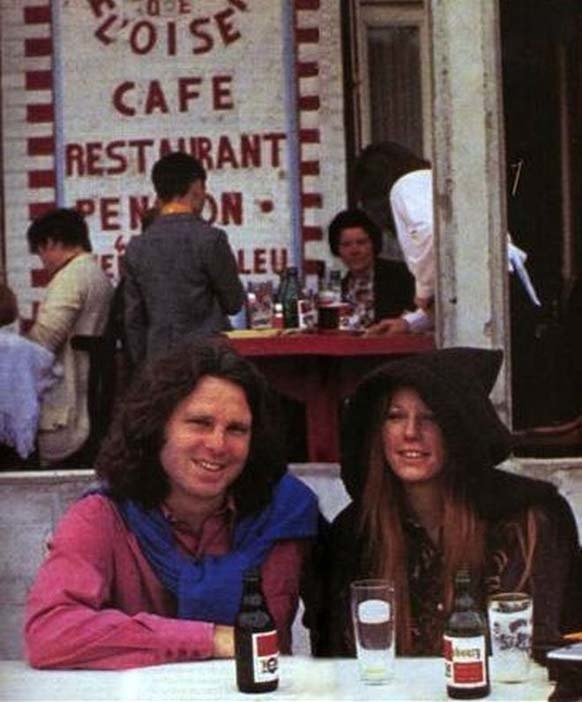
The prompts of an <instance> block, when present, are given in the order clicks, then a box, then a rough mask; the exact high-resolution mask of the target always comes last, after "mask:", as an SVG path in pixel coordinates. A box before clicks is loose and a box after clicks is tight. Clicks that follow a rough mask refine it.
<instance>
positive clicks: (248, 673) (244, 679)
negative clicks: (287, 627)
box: [234, 568, 279, 693]
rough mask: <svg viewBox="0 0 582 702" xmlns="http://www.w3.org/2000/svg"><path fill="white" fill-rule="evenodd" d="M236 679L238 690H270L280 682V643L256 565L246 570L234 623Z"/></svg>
mask: <svg viewBox="0 0 582 702" xmlns="http://www.w3.org/2000/svg"><path fill="white" fill-rule="evenodd" d="M234 650H235V657H236V682H237V685H238V689H239V690H240V691H241V692H255V693H256V692H271V690H275V689H276V688H277V685H278V684H279V673H278V669H279V644H278V641H277V629H276V627H275V622H274V621H273V617H272V616H271V614H270V612H269V610H268V608H267V603H266V601H265V596H264V595H263V590H262V588H261V573H260V571H259V569H258V568H250V569H248V570H247V571H245V574H244V577H243V594H242V599H241V603H240V608H239V611H238V614H237V617H236V621H235V626H234Z"/></svg>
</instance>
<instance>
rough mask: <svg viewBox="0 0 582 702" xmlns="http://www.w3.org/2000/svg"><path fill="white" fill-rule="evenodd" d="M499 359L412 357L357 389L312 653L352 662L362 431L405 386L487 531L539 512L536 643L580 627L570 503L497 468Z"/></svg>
mask: <svg viewBox="0 0 582 702" xmlns="http://www.w3.org/2000/svg"><path fill="white" fill-rule="evenodd" d="M501 358H502V356H501V352H494V351H483V350H473V349H447V350H444V351H442V350H441V351H436V352H429V353H425V354H418V355H415V356H410V357H407V358H405V359H402V360H398V361H394V362H391V363H387V364H385V365H384V366H382V367H381V368H379V369H377V370H375V371H374V372H372V373H371V374H369V375H368V376H367V377H366V378H365V379H364V380H363V381H362V383H361V384H360V385H359V387H358V389H357V390H356V393H355V394H354V396H353V397H352V398H351V401H350V402H349V406H348V409H347V410H346V413H345V416H344V423H343V434H342V438H343V442H342V479H343V481H344V484H345V486H346V489H347V491H348V492H349V494H350V496H351V497H352V500H353V502H352V503H351V504H350V505H349V506H348V507H347V508H346V509H345V510H343V512H341V513H340V514H339V515H338V516H337V517H336V519H335V520H334V522H333V524H332V526H331V528H330V529H329V531H328V533H327V536H326V538H325V541H324V542H323V543H322V544H321V545H320V551H319V554H318V560H316V566H315V572H316V574H317V577H315V580H314V581H312V582H311V590H310V595H311V597H312V599H311V603H309V604H308V606H307V614H306V624H307V625H308V626H310V627H311V629H312V646H313V652H314V654H315V655H323V656H326V655H327V656H329V655H331V656H345V655H353V654H354V650H353V637H352V633H351V624H350V615H349V583H350V581H352V580H355V579H357V578H360V577H367V576H369V575H370V573H369V572H368V570H367V566H366V564H364V563H363V562H362V559H361V553H362V550H363V549H362V546H363V544H362V541H361V537H360V536H359V535H358V523H359V520H360V514H361V495H362V489H363V485H364V480H365V473H366V466H367V458H366V436H367V430H368V427H370V426H371V425H372V421H371V420H372V417H373V416H374V413H375V411H376V406H377V402H378V400H379V399H380V398H381V397H384V396H385V394H386V393H387V392H390V390H391V389H392V388H395V387H397V386H403V385H408V386H412V387H414V388H415V389H416V390H417V392H419V394H420V395H421V397H422V398H423V400H424V401H425V402H426V403H427V404H428V405H429V406H430V407H431V409H432V410H433V412H434V413H435V415H436V418H437V421H438V423H439V425H440V427H441V430H442V431H443V434H444V437H445V441H446V443H447V448H448V452H449V457H450V459H451V460H450V462H449V463H448V464H447V466H446V467H445V470H447V469H449V470H450V469H452V468H451V467H450V466H451V465H454V466H455V468H454V469H455V470H459V471H463V472H465V473H466V476H465V477H466V480H467V486H468V490H469V495H470V499H471V501H472V503H473V504H474V506H475V509H476V511H477V513H478V514H479V515H480V516H481V517H482V518H483V519H484V520H485V521H486V524H487V527H488V531H489V532H492V531H493V530H495V529H498V528H499V527H500V526H502V525H503V524H504V523H505V522H506V521H510V520H515V519H516V518H517V517H519V516H520V515H522V514H524V512H525V511H526V510H527V509H528V508H530V507H535V508H536V510H535V514H536V518H537V519H536V521H537V542H536V549H535V552H534V561H533V568H532V573H531V578H530V580H529V584H530V588H531V592H532V594H533V597H534V642H535V645H536V646H537V647H538V648H543V647H546V646H547V645H552V644H556V643H559V640H560V635H561V634H562V633H564V632H566V631H572V630H575V629H579V627H580V626H581V625H582V563H581V554H580V548H579V543H578V535H577V528H576V523H575V521H574V518H573V515H572V511H571V509H570V507H569V505H568V503H567V502H566V500H565V499H564V498H563V497H561V496H560V495H559V493H558V491H557V490H556V489H555V488H554V487H553V486H552V485H550V484H549V483H545V482H542V481H538V480H531V479H528V478H524V477H520V476H517V475H514V474H511V473H508V472H506V471H502V470H499V469H495V468H493V466H494V465H495V464H497V463H499V462H500V461H502V460H503V459H505V458H506V457H507V455H508V453H509V450H510V434H509V432H508V431H507V429H506V428H505V426H504V425H503V424H502V423H501V421H500V420H499V418H498V417H497V414H496V413H495V410H494V408H493V406H492V404H491V402H490V401H489V399H488V394H489V392H490V390H491V388H492V386H493V383H494V382H495V378H496V376H497V372H498V370H499V366H500V364H501ZM389 508H390V505H387V509H389ZM508 555H509V560H508V563H507V566H506V567H505V569H504V570H503V571H502V573H501V577H500V587H501V588H502V589H510V590H511V589H515V588H516V586H517V582H518V580H519V577H520V576H521V573H522V572H523V567H524V563H523V558H522V556H521V552H520V551H519V550H518V549H514V550H513V551H511V552H509V553H508ZM314 582H315V583H316V584H315V585H314Z"/></svg>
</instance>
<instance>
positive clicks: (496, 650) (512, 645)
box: [487, 592, 533, 682]
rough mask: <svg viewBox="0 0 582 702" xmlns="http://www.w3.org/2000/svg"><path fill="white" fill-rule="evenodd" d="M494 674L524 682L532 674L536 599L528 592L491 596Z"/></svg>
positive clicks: (490, 626)
mask: <svg viewBox="0 0 582 702" xmlns="http://www.w3.org/2000/svg"><path fill="white" fill-rule="evenodd" d="M487 614H488V618H489V631H490V633H491V652H492V654H493V658H492V660H491V677H492V679H493V680H495V681H497V682H524V681H526V680H527V679H528V676H529V665H530V655H531V642H532V633H533V601H532V598H531V596H530V595H527V594H526V593H524V592H502V593H499V594H498V595H493V596H492V597H490V598H489V605H488V608H487Z"/></svg>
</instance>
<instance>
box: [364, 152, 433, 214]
mask: <svg viewBox="0 0 582 702" xmlns="http://www.w3.org/2000/svg"><path fill="white" fill-rule="evenodd" d="M425 168H430V162H429V161H427V160H426V159H424V158H421V157H420V156H417V155H416V154H415V153H414V152H412V151H410V149H407V148H406V147H404V146H401V145H400V144H397V143H396V142H394V141H381V142H378V143H377V144H370V145H369V146H366V148H365V149H364V150H363V151H362V153H361V154H360V155H359V156H358V158H357V160H356V164H355V167H354V189H355V193H356V197H357V199H358V200H361V201H362V202H363V203H365V202H366V201H367V200H375V199H378V198H386V197H387V196H388V194H389V192H390V190H391V188H392V186H393V185H394V183H395V182H396V181H397V180H398V179H399V178H401V177H402V176H403V175H406V174H407V173H410V172H412V171H420V170H423V169H425Z"/></svg>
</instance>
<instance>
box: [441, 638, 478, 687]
mask: <svg viewBox="0 0 582 702" xmlns="http://www.w3.org/2000/svg"><path fill="white" fill-rule="evenodd" d="M443 653H444V658H445V677H446V681H447V685H450V686H452V687H458V688H463V689H470V688H473V687H482V686H483V685H486V684H487V661H486V658H485V656H486V655H487V649H486V646H485V637H484V636H469V637H466V638H464V637H461V636H447V635H445V637H444V652H443Z"/></svg>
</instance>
